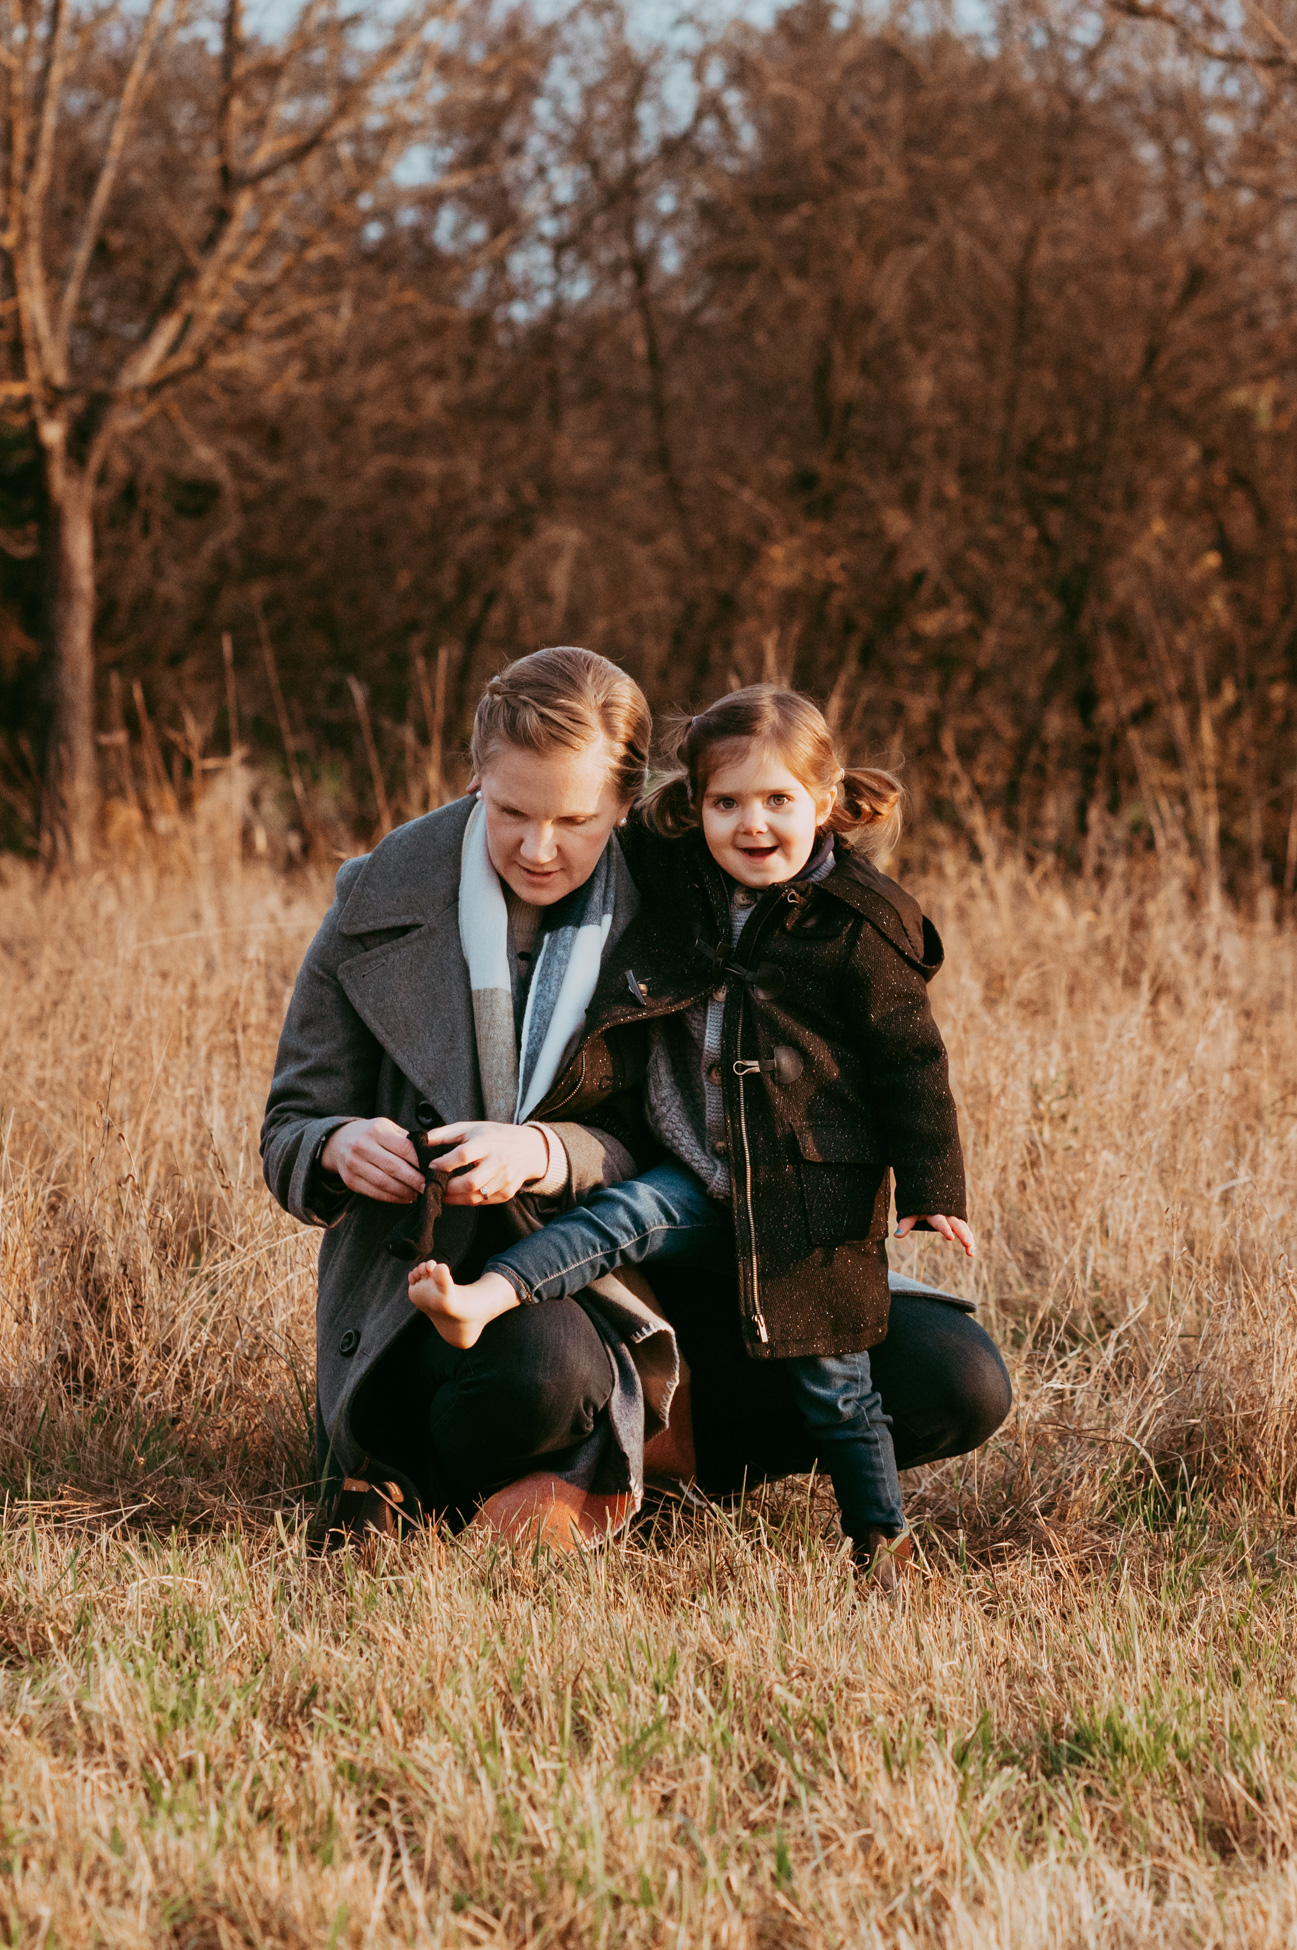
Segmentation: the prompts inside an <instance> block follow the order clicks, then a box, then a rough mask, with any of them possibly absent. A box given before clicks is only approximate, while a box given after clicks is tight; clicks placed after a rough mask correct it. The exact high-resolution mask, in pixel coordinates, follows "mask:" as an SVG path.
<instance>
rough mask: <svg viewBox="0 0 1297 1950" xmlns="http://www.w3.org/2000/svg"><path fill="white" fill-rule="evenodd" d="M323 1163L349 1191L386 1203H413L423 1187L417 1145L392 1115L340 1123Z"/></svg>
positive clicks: (324, 1167)
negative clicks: (394, 1120)
mask: <svg viewBox="0 0 1297 1950" xmlns="http://www.w3.org/2000/svg"><path fill="white" fill-rule="evenodd" d="M320 1164H321V1166H322V1167H323V1169H324V1170H325V1171H331V1172H333V1173H334V1174H335V1176H336V1177H338V1178H340V1179H341V1180H342V1182H343V1184H344V1185H345V1186H346V1188H347V1190H348V1191H349V1192H361V1193H363V1194H364V1196H365V1197H366V1198H376V1199H378V1200H379V1201H380V1203H381V1204H383V1205H413V1204H414V1201H415V1199H416V1198H418V1196H419V1194H420V1192H421V1191H422V1190H423V1173H422V1172H421V1171H420V1170H419V1160H418V1158H417V1157H416V1156H415V1150H414V1146H413V1145H412V1144H411V1142H410V1139H409V1136H408V1134H407V1133H406V1132H405V1131H403V1130H402V1129H401V1126H400V1125H399V1124H394V1123H393V1122H392V1120H391V1118H390V1117H353V1118H352V1120H351V1122H350V1123H349V1124H339V1126H338V1128H337V1130H336V1131H331V1132H330V1133H329V1139H328V1142H327V1143H326V1144H325V1146H324V1149H323V1150H322V1151H321V1153H320Z"/></svg>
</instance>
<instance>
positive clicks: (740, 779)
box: [702, 748, 838, 887]
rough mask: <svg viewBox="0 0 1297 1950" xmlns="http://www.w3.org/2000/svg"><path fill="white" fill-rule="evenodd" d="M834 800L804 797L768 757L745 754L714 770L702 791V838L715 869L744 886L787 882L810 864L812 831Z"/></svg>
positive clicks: (832, 791)
mask: <svg viewBox="0 0 1297 1950" xmlns="http://www.w3.org/2000/svg"><path fill="white" fill-rule="evenodd" d="M837 796H838V789H837V787H836V786H830V787H829V789H828V791H827V792H825V793H824V794H822V795H821V796H820V797H818V798H817V797H816V796H815V795H814V794H813V793H811V792H809V791H808V790H807V788H806V787H805V786H804V785H803V784H802V782H801V780H800V779H799V778H797V777H796V776H795V775H794V774H793V773H792V772H790V771H789V769H788V767H787V766H786V765H785V764H784V762H783V760H782V759H781V758H779V757H778V756H777V755H776V754H774V753H772V752H767V751H762V750H760V749H759V748H755V749H748V750H746V751H743V752H740V753H738V754H737V755H736V756H735V757H733V758H731V759H728V760H727V761H726V762H725V763H723V764H721V765H718V766H717V767H716V770H715V771H714V772H713V773H712V775H711V777H710V778H709V779H708V781H707V785H706V789H705V791H704V792H703V801H702V822H703V838H704V839H705V840H706V842H707V847H708V851H709V852H710V854H711V856H712V858H713V860H715V862H716V864H717V865H718V866H720V867H723V868H724V869H725V872H726V873H728V874H730V875H731V876H732V877H733V878H734V879H735V880H737V881H738V882H739V883H740V884H741V885H742V886H744V887H775V886H777V885H778V884H779V882H780V881H781V880H792V879H793V878H794V877H795V875H797V874H799V873H800V872H801V870H802V868H803V867H804V866H805V865H806V862H807V861H808V860H809V859H810V857H811V853H812V851H813V849H814V846H815V829H816V828H817V827H818V826H821V825H823V823H824V821H825V820H826V819H827V818H828V816H829V813H830V811H831V810H832V806H833V802H834V800H835V799H836V798H837Z"/></svg>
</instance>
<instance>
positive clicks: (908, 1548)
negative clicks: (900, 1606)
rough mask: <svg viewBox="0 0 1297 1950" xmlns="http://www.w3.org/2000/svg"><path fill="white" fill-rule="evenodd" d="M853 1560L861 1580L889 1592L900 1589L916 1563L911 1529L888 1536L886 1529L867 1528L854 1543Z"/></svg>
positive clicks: (871, 1587)
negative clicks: (895, 1535) (894, 1535)
mask: <svg viewBox="0 0 1297 1950" xmlns="http://www.w3.org/2000/svg"><path fill="white" fill-rule="evenodd" d="M851 1561H852V1563H853V1564H854V1565H855V1567H856V1576H857V1577H858V1578H859V1579H860V1581H861V1583H862V1584H866V1585H868V1586H869V1588H870V1589H871V1590H874V1591H882V1592H886V1593H888V1594H889V1595H890V1594H892V1593H894V1592H896V1591H899V1590H900V1588H901V1583H902V1580H903V1579H904V1578H905V1576H906V1574H907V1573H908V1572H909V1571H910V1570H911V1569H912V1567H913V1564H914V1538H913V1536H912V1534H911V1533H910V1531H909V1530H903V1531H902V1532H901V1534H900V1536H899V1537H892V1536H889V1535H888V1533H887V1531H885V1530H867V1531H866V1532H865V1534H864V1536H863V1537H862V1538H861V1539H860V1541H859V1543H857V1544H856V1545H854V1546H853V1548H852V1552H851Z"/></svg>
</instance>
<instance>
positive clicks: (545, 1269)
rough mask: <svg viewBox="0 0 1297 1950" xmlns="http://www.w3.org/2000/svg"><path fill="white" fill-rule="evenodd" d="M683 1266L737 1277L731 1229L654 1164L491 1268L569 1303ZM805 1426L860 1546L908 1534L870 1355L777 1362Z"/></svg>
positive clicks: (525, 1288) (674, 1174) (697, 1188)
mask: <svg viewBox="0 0 1297 1950" xmlns="http://www.w3.org/2000/svg"><path fill="white" fill-rule="evenodd" d="M673 1259H674V1260H676V1261H677V1262H681V1261H686V1262H688V1263H689V1264H691V1265H694V1266H708V1265H715V1266H716V1267H717V1268H718V1269H723V1270H727V1271H728V1270H731V1269H732V1268H733V1264H734V1232H733V1227H732V1226H731V1224H730V1215H729V1211H728V1209H727V1207H726V1206H724V1205H722V1204H721V1203H720V1202H719V1200H717V1199H714V1198H710V1197H709V1196H708V1194H707V1192H706V1191H705V1190H704V1188H703V1186H702V1183H701V1181H700V1180H699V1179H697V1178H695V1176H694V1174H693V1173H692V1172H691V1171H687V1170H686V1169H685V1167H684V1166H683V1165H679V1164H666V1165H657V1166H655V1167H654V1169H653V1170H652V1171H647V1172H645V1174H644V1176H643V1177H642V1178H628V1179H627V1180H626V1181H625V1183H624V1184H621V1185H609V1186H606V1187H604V1188H603V1189H602V1190H600V1191H597V1192H592V1193H591V1194H590V1196H589V1197H588V1198H587V1199H586V1200H585V1202H584V1203H583V1204H581V1205H577V1206H574V1207H573V1209H572V1210H571V1211H570V1212H565V1213H564V1214H563V1215H562V1217H561V1218H558V1219H553V1220H551V1221H550V1223H549V1224H548V1225H547V1226H542V1227H541V1229H540V1231H539V1232H533V1233H532V1234H531V1235H530V1236H529V1237H528V1238H526V1239H519V1240H518V1241H517V1243H516V1244H515V1245H512V1246H510V1247H508V1248H507V1250H506V1251H504V1252H502V1253H497V1254H496V1255H495V1257H494V1258H492V1259H489V1260H488V1261H487V1263H486V1267H485V1271H486V1272H488V1273H500V1274H502V1275H503V1277H504V1278H505V1279H506V1280H508V1282H509V1284H510V1285H511V1286H512V1287H513V1289H514V1291H515V1292H516V1293H517V1295H518V1297H519V1299H520V1300H522V1301H523V1302H524V1303H528V1304H529V1303H532V1302H536V1301H541V1300H560V1299H568V1298H571V1297H572V1296H573V1295H574V1294H577V1293H579V1292H580V1291H581V1289H582V1288H583V1287H586V1286H589V1284H590V1282H591V1280H597V1279H598V1278H599V1277H600V1276H601V1275H602V1274H604V1273H610V1272H612V1271H613V1269H614V1268H615V1267H617V1266H625V1265H630V1266H638V1265H640V1264H642V1263H643V1262H644V1261H646V1260H653V1261H656V1262H662V1261H670V1260H673ZM781 1366H782V1367H783V1368H784V1369H785V1371H786V1372H787V1374H788V1378H789V1384H790V1388H791V1392H792V1396H793V1400H794V1403H795V1405H796V1409H797V1414H798V1416H799V1419H800V1420H801V1423H802V1426H803V1428H804V1429H805V1430H806V1433H807V1435H808V1436H810V1437H811V1439H812V1442H813V1444H814V1448H815V1453H816V1455H817V1456H818V1458H819V1460H820V1462H821V1464H822V1465H823V1467H824V1468H825V1469H826V1470H827V1471H828V1473H829V1475H830V1477H831V1478H832V1481H833V1490H834V1494H835V1495H836V1497H837V1499H838V1511H839V1514H840V1516H841V1518H842V1528H843V1530H844V1531H845V1532H846V1534H847V1536H848V1537H850V1538H851V1539H852V1540H853V1541H854V1542H860V1541H862V1540H863V1538H864V1536H865V1533H866V1532H867V1531H869V1530H884V1531H887V1532H889V1533H891V1534H892V1535H896V1534H898V1533H899V1532H900V1531H902V1530H903V1529H904V1528H905V1510H904V1506H903V1505H902V1502H901V1485H900V1481H899V1479H898V1477H897V1473H896V1455H895V1452H894V1450H893V1448H892V1425H891V1420H890V1418H889V1417H888V1416H886V1415H885V1414H884V1413H883V1406H882V1402H881V1400H880V1398H879V1395H878V1392H877V1390H876V1389H875V1388H874V1386H873V1381H872V1377H871V1374H870V1368H869V1355H868V1353H866V1352H863V1351H862V1352H861V1353H859V1354H831V1355H816V1354H808V1355H799V1356H796V1357H795V1358H793V1359H791V1360H787V1361H784V1362H782V1363H781Z"/></svg>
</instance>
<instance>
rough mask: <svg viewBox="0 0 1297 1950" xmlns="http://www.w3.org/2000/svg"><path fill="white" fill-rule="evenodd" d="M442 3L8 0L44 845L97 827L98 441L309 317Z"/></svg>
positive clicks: (19, 391) (10, 160) (403, 127)
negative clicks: (44, 730) (294, 6)
mask: <svg viewBox="0 0 1297 1950" xmlns="http://www.w3.org/2000/svg"><path fill="white" fill-rule="evenodd" d="M448 11H449V10H448V6H447V5H446V4H445V0H411V4H408V5H402V6H398V7H397V8H395V9H393V10H391V11H389V12H388V13H386V14H385V15H378V14H375V12H374V11H373V10H370V11H368V13H366V12H364V11H361V10H357V11H355V12H350V11H347V10H346V9H345V8H344V7H343V6H341V5H339V4H337V3H336V0H305V3H304V4H303V5H301V6H300V8H299V9H298V11H297V13H296V15H295V17H294V18H293V19H292V21H291V23H290V24H289V25H288V26H286V27H284V28H282V29H281V30H280V31H278V32H276V33H275V34H274V35H273V36H272V37H269V38H267V37H264V36H263V37H257V36H255V35H250V34H248V33H247V32H246V31H245V25H244V18H243V13H244V10H243V6H242V4H241V0H222V3H221V5H220V6H219V9H217V10H216V11H214V12H213V11H204V10H203V8H202V7H201V6H200V5H195V4H191V0H147V5H146V6H145V7H144V8H143V9H141V8H139V7H131V6H129V5H127V4H123V0H109V4H107V5H104V6H98V7H93V8H92V7H77V6H74V5H72V4H70V0H8V5H7V8H6V11H5V13H4V15H3V24H2V25H0V64H2V79H0V89H2V90H3V123H2V127H0V193H2V194H3V198H4V205H5V215H4V230H3V234H2V235H0V275H3V279H4V286H5V288H4V289H3V290H2V292H0V296H2V297H3V301H4V304H5V308H6V311H7V324H8V327H9V332H8V350H9V360H10V371H9V374H8V377H7V379H6V381H5V383H4V402H5V405H6V407H7V408H8V409H9V411H10V413H11V414H13V413H15V412H17V413H18V414H21V415H22V416H23V417H24V418H25V419H26V420H27V422H28V424H29V425H30V427H31V428H32V429H33V431H34V434H35V436H36V441H37V443H38V449H39V454H40V461H41V468H42V474H43V486H44V495H45V504H46V506H45V523H44V537H43V548H44V552H45V571H46V573H45V587H46V592H47V593H46V598H45V609H46V615H45V618H44V629H43V637H44V644H43V650H44V655H45V658H46V667H47V689H48V697H49V706H50V718H49V726H48V738H47V745H46V761H45V782H44V796H43V806H42V819H41V845H42V852H43V854H44V856H45V858H46V859H47V861H48V862H49V863H50V864H52V865H53V864H70V865H75V864H80V863H83V862H84V861H85V860H86V859H87V858H88V856H89V853H90V850H91V846H92V841H93V834H94V822H95V815H96V809H97V783H96V766H95V733H94V708H95V662H94V627H95V567H96V550H95V505H96V492H97V489H98V486H99V483H100V480H101V476H102V473H103V469H104V465H105V462H106V460H107V458H108V456H109V454H110V452H111V450H112V449H113V447H114V445H115V444H117V443H120V442H121V441H122V440H123V439H125V438H126V437H127V436H128V435H130V434H131V433H132V432H133V431H135V430H136V429H138V428H139V427H140V426H141V425H142V424H143V423H144V422H145V421H147V420H148V419H149V418H150V417H151V416H152V415H154V414H156V413H157V412H158V411H159V410H160V408H162V407H163V405H164V404H165V403H166V402H168V401H169V400H172V399H174V398H175V396H176V394H177V391H178V389H179V388H180V387H181V386H182V385H183V384H184V383H185V382H190V381H193V380H194V379H195V378H196V377H197V376H198V375H199V374H207V375H212V374H214V373H217V372H219V370H220V368H221V367H222V366H226V367H228V366H229V365H230V364H231V363H232V362H233V363H237V362H239V361H240V360H242V359H245V358H246V357H247V356H248V353H249V348H251V347H252V346H254V345H259V346H260V347H262V348H263V349H264V346H265V344H266V343H267V341H269V342H271V343H272V344H274V345H275V346H276V347H278V348H279V349H280V351H281V352H282V351H283V350H284V349H285V348H286V346H287V345H288V344H289V343H290V342H292V341H293V340H294V338H295V337H297V336H298V335H300V333H301V332H302V330H303V329H305V328H306V327H307V326H308V325H309V324H310V322H311V320H312V318H313V317H314V315H315V314H316V312H317V311H318V309H319V307H320V304H321V302H322V300H321V295H320V291H319V288H318V277H317V281H316V284H315V285H313V284H312V279H311V275H310V274H311V272H312V271H315V272H316V273H318V272H319V271H320V269H321V267H322V266H323V265H324V264H325V262H326V261H327V259H328V257H329V254H330V252H331V249H332V248H333V245H334V242H335V236H336V231H337V229H338V227H339V225H340V224H341V222H342V221H343V219H344V218H345V217H347V216H352V217H354V216H356V215H357V214H359V215H360V216H361V217H362V219H363V212H364V206H365V200H366V198H367V196H368V195H370V194H372V192H373V190H374V187H375V185H376V184H377V183H378V182H379V181H380V180H381V179H382V178H383V177H384V176H385V174H386V173H387V172H388V171H389V170H390V168H391V166H392V164H393V162H394V160H395V159H396V158H397V157H398V156H400V155H402V154H404V153H405V152H406V151H407V150H408V148H409V146H410V143H411V141H412V139H413V138H414V137H415V136H416V135H417V134H420V133H422V132H423V131H424V130H425V129H426V127H427V118H428V113H429V107H430V101H431V95H432V90H433V88H434V86H435V78H436V72H437V63H438V58H439V54H440V51H441V46H442V42H443V38H444V33H443V30H444V26H445V23H446V20H447V18H448ZM127 253H129V255H130V263H129V265H127V264H125V263H124V262H123V258H124V256H125V255H126V254H127ZM335 295H336V294H335Z"/></svg>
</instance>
